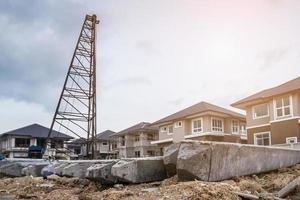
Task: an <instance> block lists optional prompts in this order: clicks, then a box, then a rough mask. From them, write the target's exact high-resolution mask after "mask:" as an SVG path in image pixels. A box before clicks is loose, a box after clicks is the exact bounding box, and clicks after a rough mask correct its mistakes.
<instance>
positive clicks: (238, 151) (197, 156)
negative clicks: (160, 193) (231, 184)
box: [177, 141, 300, 181]
mask: <svg viewBox="0 0 300 200" xmlns="http://www.w3.org/2000/svg"><path fill="white" fill-rule="evenodd" d="M299 162H300V151H299V150H295V149H282V148H276V147H266V146H254V145H243V144H234V143H221V142H200V141H183V142H182V143H181V145H180V148H179V152H178V160H177V174H178V178H179V180H194V179H199V180H203V181H221V180H225V179H229V178H232V177H234V176H244V175H251V174H257V173H262V172H267V171H271V170H275V169H279V168H282V167H288V166H292V165H295V164H297V163H299Z"/></svg>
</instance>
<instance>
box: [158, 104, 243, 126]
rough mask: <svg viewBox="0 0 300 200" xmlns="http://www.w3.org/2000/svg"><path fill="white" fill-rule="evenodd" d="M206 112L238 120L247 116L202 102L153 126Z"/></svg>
mask: <svg viewBox="0 0 300 200" xmlns="http://www.w3.org/2000/svg"><path fill="white" fill-rule="evenodd" d="M206 111H214V112H218V113H224V114H228V115H231V116H233V117H237V118H245V115H242V114H240V113H237V112H234V111H231V110H228V109H225V108H222V107H219V106H216V105H213V104H210V103H207V102H204V101H202V102H200V103H197V104H195V105H192V106H190V107H188V108H185V109H183V110H181V111H179V112H176V113H174V114H172V115H169V116H167V117H165V118H162V119H160V120H158V121H156V122H154V123H153V124H152V125H155V124H160V123H164V122H169V121H173V120H177V119H181V118H184V117H187V116H190V115H194V114H198V113H201V112H206Z"/></svg>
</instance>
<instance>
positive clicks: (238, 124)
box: [231, 119, 240, 134]
mask: <svg viewBox="0 0 300 200" xmlns="http://www.w3.org/2000/svg"><path fill="white" fill-rule="evenodd" d="M234 122H237V131H236V132H234V131H233V123H234ZM231 133H232V134H239V133H240V122H239V120H235V119H233V120H231Z"/></svg>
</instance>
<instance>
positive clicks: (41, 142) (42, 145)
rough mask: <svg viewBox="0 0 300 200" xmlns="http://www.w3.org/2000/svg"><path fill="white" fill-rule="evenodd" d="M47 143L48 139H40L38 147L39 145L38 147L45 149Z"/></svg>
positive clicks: (37, 142)
mask: <svg viewBox="0 0 300 200" xmlns="http://www.w3.org/2000/svg"><path fill="white" fill-rule="evenodd" d="M45 143H46V139H44V138H38V139H37V140H36V145H37V146H40V147H43V148H44V146H45Z"/></svg>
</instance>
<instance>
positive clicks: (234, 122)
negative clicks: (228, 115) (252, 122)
mask: <svg viewBox="0 0 300 200" xmlns="http://www.w3.org/2000/svg"><path fill="white" fill-rule="evenodd" d="M231 123H232V125H231V131H232V133H239V122H238V121H237V120H232V122H231Z"/></svg>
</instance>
